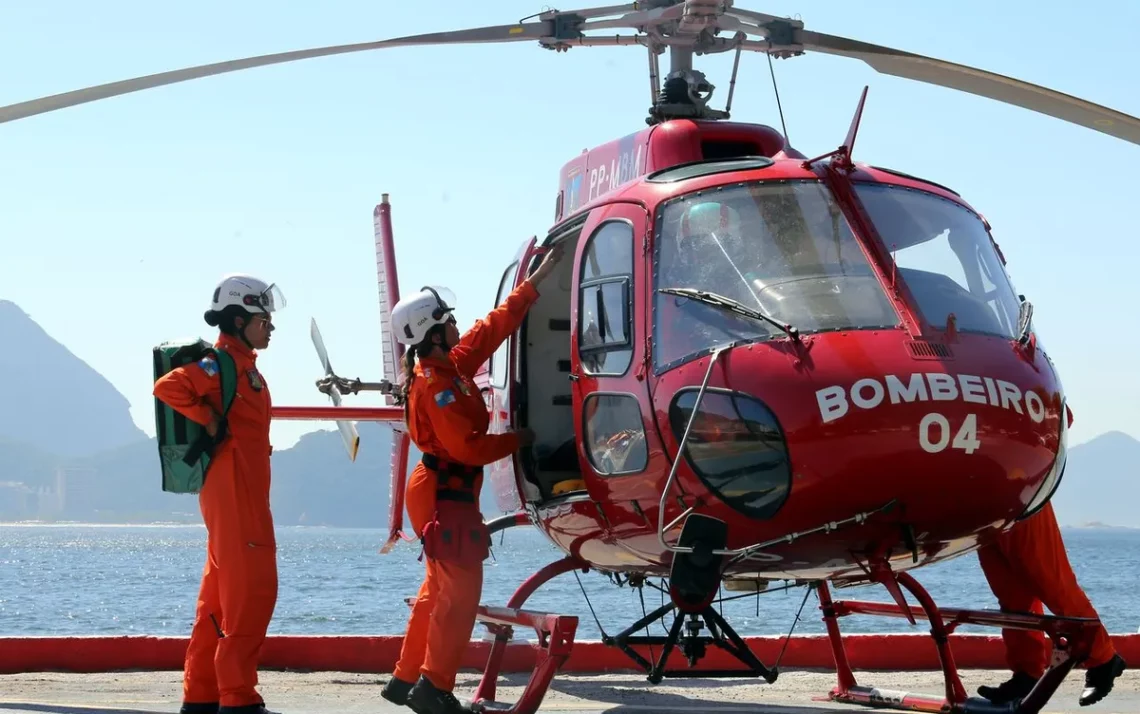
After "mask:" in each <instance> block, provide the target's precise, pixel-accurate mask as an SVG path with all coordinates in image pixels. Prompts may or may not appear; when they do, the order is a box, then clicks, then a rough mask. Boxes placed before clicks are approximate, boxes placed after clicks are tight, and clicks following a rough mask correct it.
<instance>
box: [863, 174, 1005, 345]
mask: <svg viewBox="0 0 1140 714" xmlns="http://www.w3.org/2000/svg"><path fill="white" fill-rule="evenodd" d="M855 193H856V195H857V196H858V197H859V200H860V201H861V202H862V203H863V205H864V207H866V209H867V213H868V214H869V215H870V217H871V220H872V221H873V222H874V224H875V228H876V229H877V231H878V233H879V235H880V236H881V237H882V239H883V242H884V243H885V244H886V248H887V250H888V251H890V253H891V255H892V256H893V257H894V261H895V265H896V266H897V268H898V277H899V280H900V281H901V282H904V283H906V286H907V287H908V288H909V289H910V292H911V294H913V295H914V299H915V301H916V302H917V303H918V308H919V310H921V312H922V316H923V317H924V318H925V319H926V321H927V322H928V323H930V325H932V326H933V327H937V328H945V327H946V322H947V317H948V316H949V315H950V313H953V314H954V321H955V327H956V329H957V330H958V331H963V332H981V333H986V334H991V335H1000V336H1002V337H1010V338H1012V337H1014V336H1015V335H1016V333H1017V326H1018V313H1019V311H1020V308H1021V302H1020V300H1019V299H1018V298H1017V295H1016V293H1015V292H1014V289H1013V286H1012V285H1011V284H1010V282H1009V278H1008V277H1007V276H1006V274H1005V269H1004V268H1003V267H1002V264H1001V260H1000V259H999V258H998V255H997V251H996V250H995V249H994V246H993V242H992V241H991V240H990V235H989V233H988V232H987V231H986V227H985V224H983V223H982V221H981V219H980V218H978V216H977V215H976V214H974V213H972V212H971V211H969V210H968V209H966V208H965V207H963V206H961V205H959V204H957V203H955V202H953V201H950V200H948V199H945V198H942V197H941V196H936V195H934V194H932V193H927V192H925V191H918V190H915V189H910V188H905V187H902V186H888V185H883V184H870V183H857V184H855Z"/></svg>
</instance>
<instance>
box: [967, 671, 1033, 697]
mask: <svg viewBox="0 0 1140 714" xmlns="http://www.w3.org/2000/svg"><path fill="white" fill-rule="evenodd" d="M1036 684H1037V680H1036V679H1034V678H1033V677H1030V676H1029V675H1028V674H1025V673H1024V672H1014V673H1013V676H1012V677H1010V678H1009V679H1007V680H1006V681H1004V682H1002V683H1001V684H1000V685H998V686H996V687H987V686H985V685H982V686H980V687H978V694H980V695H981V696H983V697H985V698H986V699H989V700H990V701H991V702H993V703H994V704H1008V703H1010V702H1014V701H1017V700H1018V699H1024V698H1025V697H1027V696H1029V692H1030V691H1032V689H1033V687H1034V685H1036Z"/></svg>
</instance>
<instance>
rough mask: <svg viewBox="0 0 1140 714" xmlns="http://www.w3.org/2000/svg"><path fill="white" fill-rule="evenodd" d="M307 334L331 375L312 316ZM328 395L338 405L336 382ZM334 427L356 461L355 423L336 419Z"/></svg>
mask: <svg viewBox="0 0 1140 714" xmlns="http://www.w3.org/2000/svg"><path fill="white" fill-rule="evenodd" d="M309 335H310V336H311V337H312V338H313V346H314V347H316V349H317V357H318V358H320V360H321V368H323V369H324V370H325V375H326V376H329V377H331V376H333V371H332V365H331V364H329V353H328V350H326V349H325V341H324V339H323V338H322V337H321V330H320V328H318V327H317V320H316V318H312V320H311V321H310V322H309ZM328 395H329V399H331V400H332V403H333V406H335V407H339V406H340V402H341V396H340V391H339V390H338V389H337V388H336V384H332V385H329V391H328ZM336 428H337V430H338V431H339V432H340V438H341V440H342V441H343V442H344V448H345V450H346V451H347V452H348V459H349V461H356V453H357V451H358V450H359V449H360V434H359V433H358V432H357V430H356V425H355V424H353V423H352V422H350V421H338V422H337V423H336Z"/></svg>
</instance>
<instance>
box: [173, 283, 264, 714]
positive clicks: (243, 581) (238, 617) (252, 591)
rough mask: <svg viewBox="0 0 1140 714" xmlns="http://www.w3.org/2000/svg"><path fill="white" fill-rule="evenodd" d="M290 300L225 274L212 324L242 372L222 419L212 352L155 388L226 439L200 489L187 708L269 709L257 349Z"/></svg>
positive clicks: (209, 712)
mask: <svg viewBox="0 0 1140 714" xmlns="http://www.w3.org/2000/svg"><path fill="white" fill-rule="evenodd" d="M284 305H285V300H284V296H283V295H282V294H281V291H280V290H279V289H278V288H277V287H276V285H268V284H266V283H265V282H263V281H261V280H258V279H256V278H253V277H250V276H248V275H227V276H225V277H224V278H223V279H222V281H221V283H219V284H218V286H217V288H216V289H215V290H214V297H213V303H212V305H211V306H210V310H209V311H207V312H206V315H205V319H206V323H207V324H209V325H211V326H215V327H217V328H218V329H219V333H220V334H219V336H218V340H217V342H216V344H215V346H216V348H217V349H219V350H225V351H226V352H227V353H228V354H230V355H231V356H232V357H233V358H234V363H235V367H236V370H237V376H238V381H237V394H236V396H235V397H234V400H233V403H232V404H231V406H230V411H229V414H228V415H226V418H225V419H224V420H223V419H221V417H220V414H221V411H222V399H221V383H220V378H219V376H218V367H217V365H216V363H215V361H214V359H213V358H211V357H206V358H204V359H203V360H201V361H200V362H198V363H196V364H188V365H185V366H183V367H179V368H177V369H174V370H172V371H171V372H169V373H167V374H166V375H164V376H163V377H162V378H161V379H159V380H158V381H157V382H156V383H155V385H154V395H155V396H156V397H157V398H158V399H160V400H162V401H163V402H165V403H166V404H168V405H169V406H170V407H171V408H173V409H175V410H177V411H178V412H180V413H181V414H183V415H185V416H186V418H187V419H192V420H193V421H195V422H197V423H199V424H202V425H205V426H206V430H207V432H209V433H210V435H211V436H214V437H215V439H217V438H219V436H220V438H221V441H220V443H219V444H218V445H217V446H216V447H215V452H214V456H213V460H212V461H211V463H210V470H209V472H208V474H207V478H206V480H205V482H204V483H203V485H202V490H201V492H200V493H199V494H198V504H199V507H200V509H201V511H202V520H203V521H204V522H205V525H206V534H207V536H206V551H207V552H206V565H205V568H204V570H203V572H202V584H201V588H200V590H199V592H198V606H197V611H196V613H195V618H194V628H193V630H192V631H191V633H190V643H189V646H188V647H187V650H186V663H185V673H184V679H183V685H182V702H183V703H182V710H181V711H182V714H239V713H240V714H268V713H267V711H266V709H265V705H264V701H263V700H262V698H261V696H260V695H259V694H258V693H257V689H256V687H257V664H258V654H259V652H260V650H261V645H262V642H263V641H264V640H265V633H266V630H267V629H268V627H269V621H270V619H271V618H272V616H273V610H274V607H275V606H276V602H277V545H276V539H275V537H274V533H273V517H272V514H271V513H270V510H269V480H270V476H269V455H270V453H271V452H272V447H271V446H270V444H269V410H270V397H269V387H268V386H267V385H266V384H265V380H264V378H262V376H261V373H260V372H259V371H258V369H257V352H256V350H259V349H265V348H266V347H268V346H269V340H270V333H271V332H272V331H273V329H274V327H273V324H272V314H271V313H273V312H274V311H276V310H279V309H281V308H282V307H284ZM219 432H220V433H219Z"/></svg>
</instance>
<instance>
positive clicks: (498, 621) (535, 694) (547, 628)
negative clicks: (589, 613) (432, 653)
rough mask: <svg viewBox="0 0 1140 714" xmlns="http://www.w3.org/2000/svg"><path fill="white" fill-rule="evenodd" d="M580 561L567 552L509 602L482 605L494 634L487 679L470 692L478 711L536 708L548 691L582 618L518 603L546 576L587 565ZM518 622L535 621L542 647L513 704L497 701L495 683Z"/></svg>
mask: <svg viewBox="0 0 1140 714" xmlns="http://www.w3.org/2000/svg"><path fill="white" fill-rule="evenodd" d="M585 567H586V566H584V565H583V564H582V563H581V562H580V561H578V560H577V559H575V558H570V557H566V558H563V559H562V560H558V561H555V562H553V563H551V564H550V565H548V566H546V567H545V568H543V569H542V570H539V571H538V572H537V573H535V574H534V575H532V576H531V577H530V578H528V579H527V581H526V582H524V583H523V584H522V585H520V586H519V589H518V590H516V591H515V594H514V595H512V596H511V599H510V600H509V601H508V602H507V606H506V607H486V606H481V607H480V608H479V614H478V616H477V619H478V621H479V622H482V623H483V624H484V625H485V626H486V627H487V629H488V630H490V631H491V632H492V633H493V634H494V635H495V642H494V644H492V645H491V653H490V654H489V655H488V657H487V667H486V668H485V669H484V670H483V679H482V680H481V681H480V682H479V688H478V689H476V690H475V696H474V697H473V698H472V702H471V703H472V708H473V709H474V711H476V712H510V713H511V714H535V712H537V711H538V708H539V707H540V706H541V705H542V700H543V698H545V697H546V690H547V689H549V688H550V682H551V681H552V680H553V679H554V674H555V673H556V672H557V671H558V670H559V669H560V668H561V667H562V665H563V664H565V663H566V660H567V659H568V658H569V657H570V651H571V650H572V649H573V647H574V634H575V633H576V632H577V630H578V618H577V617H574V616H573V615H548V614H546V613H539V612H529V611H526V610H521V609H520V608H521V607H522V606H523V604H524V603H526V601H527V599H528V598H529V597H530V596H531V595H533V594H534V592H535V591H536V590H538V588H539V587H541V586H542V585H544V584H545V583H546V582H547V581H549V580H552V579H553V578H556V577H558V576H559V575H562V574H563V573H568V572H570V571H571V570H579V569H585ZM514 627H531V628H534V630H535V632H537V633H538V640H539V641H538V645H539V648H540V651H539V653H538V658H537V661H536V662H535V665H534V671H532V672H531V675H530V680H528V681H527V683H526V688H525V689H523V693H522V695H521V696H520V697H519V699H518V701H517V702H515V703H514V704H505V703H501V702H496V701H495V688H496V683H497V681H498V678H499V671H500V670H501V669H502V667H503V655H505V654H506V650H507V643H508V642H509V641H510V639H511V635H512V632H513V628H514Z"/></svg>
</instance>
